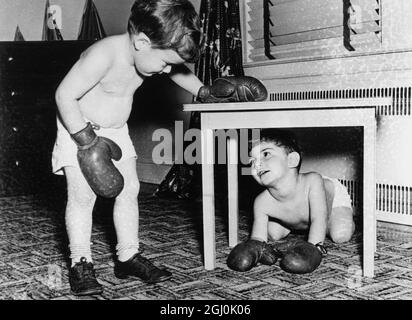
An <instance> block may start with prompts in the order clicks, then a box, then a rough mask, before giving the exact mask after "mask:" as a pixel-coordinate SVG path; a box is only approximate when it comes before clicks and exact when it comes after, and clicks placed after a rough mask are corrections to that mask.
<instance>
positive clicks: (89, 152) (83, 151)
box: [71, 122, 124, 198]
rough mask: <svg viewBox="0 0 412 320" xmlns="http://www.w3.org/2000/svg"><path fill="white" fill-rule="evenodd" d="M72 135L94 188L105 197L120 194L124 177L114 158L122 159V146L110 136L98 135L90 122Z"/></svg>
mask: <svg viewBox="0 0 412 320" xmlns="http://www.w3.org/2000/svg"><path fill="white" fill-rule="evenodd" d="M71 136H72V138H73V140H74V141H75V142H76V144H77V146H78V151H77V159H78V161H79V165H80V169H81V171H82V173H83V175H84V177H85V178H86V181H87V183H88V184H89V185H90V187H91V188H92V190H93V191H94V192H95V193H96V194H97V195H99V196H102V197H105V198H114V197H116V196H118V195H119V193H120V192H121V191H122V189H123V186H124V179H123V176H122V175H121V173H120V172H119V170H118V169H117V168H116V167H115V166H114V164H113V162H112V159H114V160H120V158H121V157H122V150H121V149H120V147H119V146H118V145H117V144H116V143H115V142H114V141H112V140H110V139H108V138H105V137H99V136H97V135H96V133H95V132H94V130H93V128H92V125H91V123H90V122H88V123H87V126H86V127H85V128H84V129H82V130H80V131H79V132H76V133H74V134H72V135H71Z"/></svg>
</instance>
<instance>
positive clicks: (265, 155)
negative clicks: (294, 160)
mask: <svg viewBox="0 0 412 320" xmlns="http://www.w3.org/2000/svg"><path fill="white" fill-rule="evenodd" d="M249 161H250V164H251V172H252V175H253V177H254V178H255V180H256V181H257V182H258V183H259V184H260V185H262V186H269V185H271V184H272V183H273V182H276V180H278V179H279V178H281V177H283V176H284V174H285V173H286V172H287V171H288V170H289V166H288V154H287V153H286V151H285V150H284V149H283V148H281V147H278V146H277V145H275V144H274V143H272V142H266V141H262V142H260V143H259V144H257V145H256V146H254V147H253V148H252V150H251V151H250V159H249Z"/></svg>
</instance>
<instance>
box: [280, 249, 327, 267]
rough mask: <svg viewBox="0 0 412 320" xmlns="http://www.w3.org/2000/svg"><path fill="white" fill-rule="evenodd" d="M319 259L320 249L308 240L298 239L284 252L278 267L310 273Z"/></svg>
mask: <svg viewBox="0 0 412 320" xmlns="http://www.w3.org/2000/svg"><path fill="white" fill-rule="evenodd" d="M321 261H322V252H321V251H320V249H318V248H317V247H316V246H315V245H313V244H312V243H310V242H306V241H299V242H298V243H297V244H296V245H294V246H293V247H291V248H290V249H289V250H288V251H287V252H286V253H285V254H284V256H283V259H282V260H281V261H280V267H281V268H282V269H283V270H285V271H286V272H289V273H310V272H313V271H314V270H315V269H316V268H317V267H318V266H319V265H320V263H321Z"/></svg>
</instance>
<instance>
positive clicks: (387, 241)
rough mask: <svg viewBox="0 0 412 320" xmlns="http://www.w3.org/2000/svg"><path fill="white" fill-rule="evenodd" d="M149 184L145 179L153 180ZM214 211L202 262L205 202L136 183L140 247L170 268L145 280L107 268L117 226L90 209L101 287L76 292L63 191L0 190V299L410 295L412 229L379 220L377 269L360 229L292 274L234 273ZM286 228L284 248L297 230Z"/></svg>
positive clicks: (106, 212) (103, 208) (261, 269)
mask: <svg viewBox="0 0 412 320" xmlns="http://www.w3.org/2000/svg"><path fill="white" fill-rule="evenodd" d="M149 189H150V188H149ZM222 203H223V201H221V202H218V204H217V210H216V240H217V242H216V250H217V267H216V269H215V270H213V271H206V270H204V268H203V256H202V247H201V244H202V224H201V221H202V219H201V217H202V216H201V204H200V203H199V202H188V201H181V200H179V201H178V200H166V199H159V198H155V197H152V196H151V192H142V193H141V195H140V196H139V205H140V231H139V234H140V241H141V248H142V249H143V250H144V255H145V256H146V257H147V258H149V259H151V261H153V262H154V263H155V264H157V265H159V266H165V267H166V268H168V269H169V270H170V271H172V273H173V278H172V279H171V280H169V281H166V282H163V283H159V284H154V285H148V284H145V283H143V282H142V281H140V280H138V279H136V280H132V281H131V280H120V279H117V278H116V277H115V276H114V274H113V266H114V254H113V253H114V246H115V234H114V229H113V224H112V218H111V203H110V202H108V201H100V202H99V203H98V204H97V205H96V209H95V212H94V226H93V236H92V242H93V246H92V250H93V258H94V264H95V268H96V272H97V275H98V279H99V282H100V283H101V284H102V285H103V286H104V293H103V294H102V295H100V296H89V297H82V298H79V297H75V296H73V295H71V294H70V288H69V284H68V265H67V263H68V260H67V256H68V252H67V238H66V235H65V227H64V205H65V202H64V199H62V198H58V197H52V198H50V199H39V197H34V196H21V197H10V198H1V199H0V225H1V233H0V299H1V300H22V299H24V300H31V299H40V300H42V299H53V300H66V299H110V300H111V299H113V300H114V299H125V300H129V299H132V300H274V299H275V300H331V299H333V300H340V299H349V300H392V299H393V300H399V299H404V300H410V299H412V272H411V268H412V231H411V228H410V227H399V226H396V225H390V224H383V223H379V224H378V242H377V253H376V256H375V259H376V260H375V274H376V275H375V277H374V278H364V277H362V264H361V257H362V256H361V253H362V245H361V241H362V234H361V233H360V232H359V231H357V232H356V233H355V236H354V237H353V239H352V240H351V241H350V242H349V243H346V244H341V245H336V244H333V243H331V242H330V241H327V242H326V246H327V249H328V255H327V257H326V258H324V260H323V262H322V264H321V266H320V267H319V268H318V269H317V270H316V271H315V272H313V273H312V274H308V275H291V274H287V273H285V272H284V271H282V270H281V269H280V268H279V265H278V264H276V265H275V266H264V265H259V266H258V267H256V268H253V269H252V270H251V271H249V272H245V273H238V272H234V271H232V270H230V269H229V268H228V267H227V266H226V258H227V255H228V254H229V252H230V248H229V247H228V240H227V224H226V222H227V220H226V214H225V213H226V208H225V206H224V205H222ZM250 226H251V217H250V216H249V215H248V213H247V210H242V211H241V213H240V239H241V240H245V239H247V237H248V234H249V231H250ZM300 237H301V235H290V236H288V237H287V239H285V240H282V241H281V242H279V243H277V246H279V247H280V248H281V247H282V246H287V245H289V244H290V243H292V242H293V241H296V240H297V239H299V238H300Z"/></svg>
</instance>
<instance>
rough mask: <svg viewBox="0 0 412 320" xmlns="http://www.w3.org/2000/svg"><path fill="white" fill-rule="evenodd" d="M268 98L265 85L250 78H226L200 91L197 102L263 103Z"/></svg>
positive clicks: (217, 80) (219, 79)
mask: <svg viewBox="0 0 412 320" xmlns="http://www.w3.org/2000/svg"><path fill="white" fill-rule="evenodd" d="M267 96H268V93H267V90H266V88H265V86H264V85H263V83H261V82H260V81H259V80H258V79H256V78H253V77H248V76H239V77H234V76H232V77H224V78H218V79H216V80H215V81H213V83H212V85H207V86H203V87H201V88H200V89H199V92H198V94H197V100H198V101H200V102H202V103H222V102H248V101H263V100H266V98H267Z"/></svg>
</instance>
